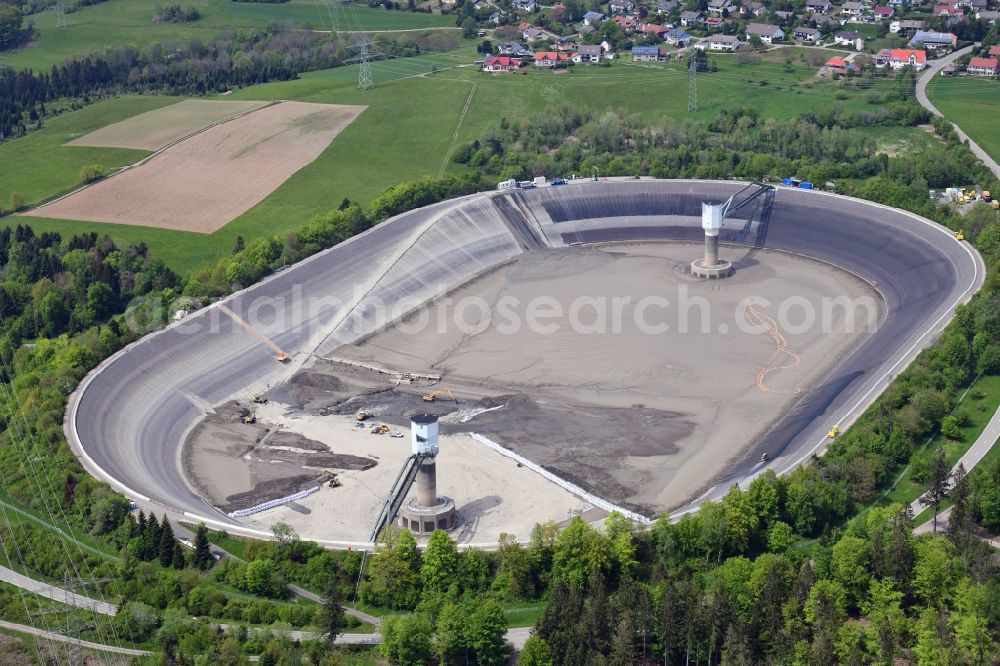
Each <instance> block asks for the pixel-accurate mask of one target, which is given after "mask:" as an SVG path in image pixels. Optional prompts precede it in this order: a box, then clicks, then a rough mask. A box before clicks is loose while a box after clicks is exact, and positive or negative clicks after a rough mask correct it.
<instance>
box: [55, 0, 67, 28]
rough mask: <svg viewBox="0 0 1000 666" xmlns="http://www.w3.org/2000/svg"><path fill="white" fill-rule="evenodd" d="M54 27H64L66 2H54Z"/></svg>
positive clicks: (58, 0) (62, 0) (63, 0)
mask: <svg viewBox="0 0 1000 666" xmlns="http://www.w3.org/2000/svg"><path fill="white" fill-rule="evenodd" d="M56 27H57V28H65V27H66V0H57V2H56Z"/></svg>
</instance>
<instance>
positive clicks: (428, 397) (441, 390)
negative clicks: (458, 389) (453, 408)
mask: <svg viewBox="0 0 1000 666" xmlns="http://www.w3.org/2000/svg"><path fill="white" fill-rule="evenodd" d="M442 393H446V394H447V395H448V397H449V398H451V399H452V400H454V399H455V394H454V393H452V392H451V389H449V388H439V389H438V390H437V391H434V392H433V393H428V394H427V395H425V396H423V398H424V402H434V401H435V400H437V397H438V396H439V395H441V394H442Z"/></svg>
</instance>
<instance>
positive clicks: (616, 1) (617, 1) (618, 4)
mask: <svg viewBox="0 0 1000 666" xmlns="http://www.w3.org/2000/svg"><path fill="white" fill-rule="evenodd" d="M633 9H635V3H634V2H632V0H611V2H610V3H609V4H608V11H609V12H611V13H612V14H619V13H621V14H624V13H628V12H630V11H632V10H633Z"/></svg>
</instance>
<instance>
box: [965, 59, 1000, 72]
mask: <svg viewBox="0 0 1000 666" xmlns="http://www.w3.org/2000/svg"><path fill="white" fill-rule="evenodd" d="M965 71H967V72H968V73H969V74H974V75H976V76H997V75H1000V59H998V58H973V59H972V60H970V61H969V64H968V65H967V66H966V68H965Z"/></svg>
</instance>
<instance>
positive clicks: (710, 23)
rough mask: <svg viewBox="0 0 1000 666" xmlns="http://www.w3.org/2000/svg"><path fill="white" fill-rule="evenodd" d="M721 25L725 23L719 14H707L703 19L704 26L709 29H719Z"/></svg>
mask: <svg viewBox="0 0 1000 666" xmlns="http://www.w3.org/2000/svg"><path fill="white" fill-rule="evenodd" d="M723 25H725V19H723V18H722V17H721V16H709V17H708V18H707V19H705V27H706V28H708V29H709V30H721V29H722V26H723Z"/></svg>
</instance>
